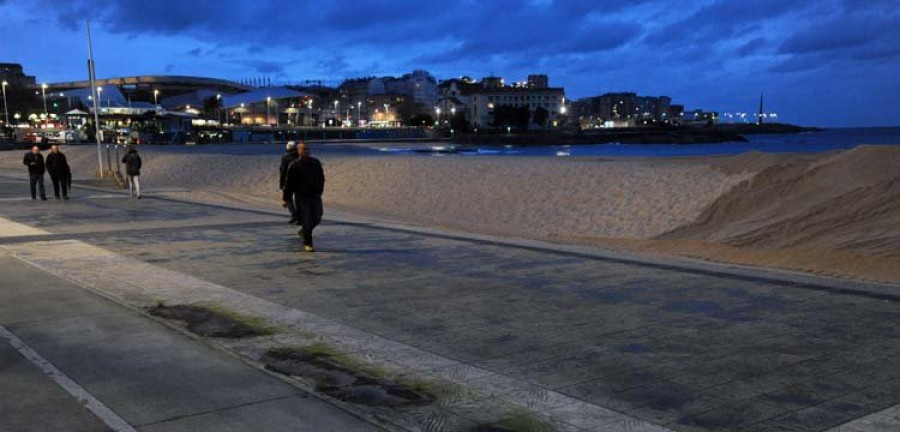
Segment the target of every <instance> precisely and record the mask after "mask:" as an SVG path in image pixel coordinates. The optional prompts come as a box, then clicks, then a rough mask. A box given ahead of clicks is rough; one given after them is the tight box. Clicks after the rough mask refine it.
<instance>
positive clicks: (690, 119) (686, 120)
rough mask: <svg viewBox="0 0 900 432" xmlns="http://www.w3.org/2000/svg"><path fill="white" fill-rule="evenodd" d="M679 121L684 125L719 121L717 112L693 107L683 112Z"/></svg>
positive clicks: (707, 123)
mask: <svg viewBox="0 0 900 432" xmlns="http://www.w3.org/2000/svg"><path fill="white" fill-rule="evenodd" d="M681 123H682V124H685V125H709V124H717V123H719V113H718V112H716V111H704V110H702V109H695V110H693V111H691V112H685V113H684V115H682V116H681Z"/></svg>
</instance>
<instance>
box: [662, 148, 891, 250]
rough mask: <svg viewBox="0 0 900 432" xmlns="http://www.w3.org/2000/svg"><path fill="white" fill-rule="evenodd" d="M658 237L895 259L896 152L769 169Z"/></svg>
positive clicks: (843, 155)
mask: <svg viewBox="0 0 900 432" xmlns="http://www.w3.org/2000/svg"><path fill="white" fill-rule="evenodd" d="M661 237H662V238H670V239H671V238H685V239H700V240H711V241H715V242H719V243H723V244H726V245H730V246H736V247H753V248H805V249H818V250H845V251H851V252H857V253H866V254H875V255H885V256H900V148H897V147H879V146H861V147H857V148H855V149H853V150H849V151H845V152H840V153H837V154H831V155H823V156H821V157H819V158H815V159H812V160H800V161H793V162H791V163H787V164H777V165H771V166H769V167H767V168H765V169H763V170H762V171H761V172H760V173H758V174H757V175H755V176H754V177H753V178H752V179H750V180H748V181H745V182H742V183H740V184H738V185H737V186H736V187H734V188H733V189H731V190H730V191H729V192H728V193H725V194H723V195H722V196H721V197H719V198H718V199H717V200H716V201H715V202H714V203H713V204H712V205H710V206H709V207H708V208H707V209H706V210H705V211H704V212H703V214H702V215H701V216H700V217H699V218H698V219H697V220H696V221H694V222H693V223H691V224H688V225H686V226H684V227H681V228H679V229H676V230H674V231H672V232H670V233H667V234H665V235H663V236H661Z"/></svg>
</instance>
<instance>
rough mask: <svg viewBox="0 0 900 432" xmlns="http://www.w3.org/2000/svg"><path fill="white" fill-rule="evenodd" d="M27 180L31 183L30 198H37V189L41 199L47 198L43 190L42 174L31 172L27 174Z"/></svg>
mask: <svg viewBox="0 0 900 432" xmlns="http://www.w3.org/2000/svg"><path fill="white" fill-rule="evenodd" d="M28 180H30V182H29V183H30V184H31V199H37V192H38V190H40V192H41V199H47V193H46V192H44V175H43V174H40V175H34V174H31V175H29V176H28Z"/></svg>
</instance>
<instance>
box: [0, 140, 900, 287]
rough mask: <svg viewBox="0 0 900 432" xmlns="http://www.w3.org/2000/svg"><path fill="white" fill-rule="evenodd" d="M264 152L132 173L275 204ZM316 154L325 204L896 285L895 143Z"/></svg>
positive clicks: (90, 160) (151, 162)
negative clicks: (557, 154) (730, 150)
mask: <svg viewBox="0 0 900 432" xmlns="http://www.w3.org/2000/svg"><path fill="white" fill-rule="evenodd" d="M272 149H273V153H272V154H271V155H262V156H261V155H229V154H215V153H208V152H202V151H197V152H192V151H177V152H173V151H171V150H168V149H165V148H151V149H144V151H143V156H144V167H145V169H144V170H143V172H142V183H143V184H144V185H145V187H147V188H149V189H153V188H170V189H171V188H183V189H188V190H189V192H167V193H169V194H174V195H177V196H179V197H182V198H185V197H187V198H191V199H194V200H200V201H207V202H217V203H240V204H244V205H247V204H250V205H254V206H260V207H268V208H279V207H280V205H279V204H280V193H279V191H278V187H277V182H278V178H277V176H278V173H277V166H278V162H279V157H280V154H279V153H278V151H277V149H275V148H274V147H272ZM181 150H183V149H181ZM198 150H200V149H199V148H198ZM65 151H66V153H67V155H68V157H69V160H70V163H71V164H72V166H73V169H74V171H75V173H76V176H79V175H80V176H83V177H89V176H90V175H91V174H92V173H93V170H94V169H95V164H96V153H95V150H94V148H93V147H90V146H84V147H70V148H68V149H65ZM23 153H24V152H21V151H15V152H3V153H0V168H4V169H5V170H4V171H6V172H8V170H16V169H19V168H21V157H22V154H23ZM319 156H320V158H321V159H322V162H323V164H324V166H325V169H326V175H327V182H326V192H325V197H324V198H325V203H326V213H327V212H328V211H332V212H344V213H351V214H357V215H362V216H365V217H368V218H377V219H382V220H389V221H392V222H399V223H405V224H414V225H425V226H431V227H441V228H445V229H450V230H462V231H468V232H476V233H484V234H493V235H501V236H510V237H519V238H531V239H539V240H546V241H553V242H560V243H572V244H591V245H599V246H604V247H610V248H623V249H628V250H632V251H638V252H642V253H650V254H663V255H676V256H682V257H690V258H694V259H703V260H713V261H721V262H730V263H739V264H746V265H759V266H765V267H772V268H780V269H788V270H797V271H803V272H812V273H818V274H826V275H831V276H835V277H842V278H852V279H860V280H868V281H881V282H895V283H896V282H900V228H898V227H900V147H888V146H860V147H857V148H855V149H853V150H847V151H838V152H827V153H818V154H762V153H747V154H743V155H739V156H727V157H708V156H704V157H689V158H666V159H663V158H656V159H637V158H630V159H626V158H622V159H618V158H617V159H603V158H590V157H579V158H549V157H548V158H544V157H509V156H507V157H468V158H467V157H425V156H377V157H371V156H365V155H353V154H329V153H327V152H326V153H325V154H323V155H319ZM4 205H9V204H4Z"/></svg>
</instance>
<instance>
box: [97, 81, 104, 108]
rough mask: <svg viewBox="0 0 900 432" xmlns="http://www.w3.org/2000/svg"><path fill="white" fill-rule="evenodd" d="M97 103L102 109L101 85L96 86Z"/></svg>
mask: <svg viewBox="0 0 900 432" xmlns="http://www.w3.org/2000/svg"><path fill="white" fill-rule="evenodd" d="M97 103H99V104H100V109H103V87H100V86H97Z"/></svg>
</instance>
